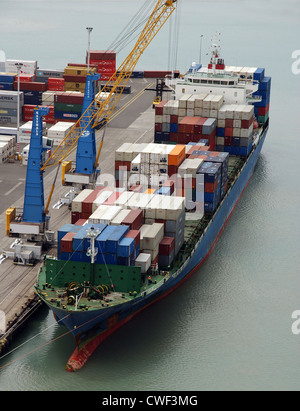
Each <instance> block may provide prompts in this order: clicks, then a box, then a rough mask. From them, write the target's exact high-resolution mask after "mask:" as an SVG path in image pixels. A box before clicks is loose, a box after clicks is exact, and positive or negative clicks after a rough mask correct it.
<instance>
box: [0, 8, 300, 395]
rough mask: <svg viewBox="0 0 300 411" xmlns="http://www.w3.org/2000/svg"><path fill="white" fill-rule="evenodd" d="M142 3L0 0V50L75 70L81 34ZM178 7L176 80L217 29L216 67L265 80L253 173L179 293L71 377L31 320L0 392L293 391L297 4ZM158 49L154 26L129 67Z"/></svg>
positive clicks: (298, 229)
mask: <svg viewBox="0 0 300 411" xmlns="http://www.w3.org/2000/svg"><path fill="white" fill-rule="evenodd" d="M125 3H126V5H125ZM142 4H143V1H142V0H140V1H139V0H127V1H126V2H125V1H124V0H122V1H120V0H119V1H118V0H109V1H96V0H95V1H74V0H72V1H71V0H69V1H68V0H59V1H54V0H36V1H30V0H23V1H20V0H19V1H17V0H0V10H1V13H0V38H1V40H0V49H2V50H3V51H4V52H5V54H6V56H7V58H13V59H17V58H18V59H27V60H38V62H39V67H40V68H45V69H46V68H47V69H48V68H49V69H50V68H52V69H56V68H64V67H65V65H66V64H67V63H68V62H71V61H73V62H80V61H82V62H84V59H85V53H86V47H87V34H86V29H85V28H86V26H92V27H94V30H93V32H92V37H91V48H92V49H106V48H107V47H109V46H110V44H111V42H112V40H113V39H115V38H116V36H117V35H118V34H119V33H120V31H121V29H122V28H123V27H124V26H125V24H126V23H127V22H128V21H129V20H130V19H131V17H132V16H133V15H134V14H135V13H136V11H137V10H138V9H139V8H140V6H141V5H142ZM180 9H181V17H180V38H179V43H178V68H179V69H181V70H182V71H184V70H185V69H186V68H187V67H188V66H189V65H190V64H191V62H193V61H198V60H199V55H200V36H201V35H203V36H204V37H203V42H202V49H201V55H202V59H203V62H205V63H206V53H207V52H208V51H209V46H210V39H211V37H212V35H213V34H214V33H215V32H216V31H218V32H220V33H221V34H222V36H221V39H222V50H223V56H224V58H225V62H226V64H228V65H242V66H250V67H253V66H254V67H265V68H266V74H267V75H270V76H272V97H271V113H270V129H269V133H268V137H267V140H266V142H265V145H264V148H263V151H262V154H261V157H260V160H259V162H258V164H257V168H256V172H255V174H254V176H253V178H252V180H251V181H250V183H249V185H248V187H247V189H246V191H245V193H244V195H243V197H242V199H241V201H240V203H239V204H238V206H237V207H236V210H235V212H234V213H233V215H232V217H231V219H230V222H229V223H228V225H227V226H226V229H225V230H224V232H223V234H222V236H221V238H220V240H219V242H218V243H217V245H216V247H215V249H214V251H213V252H212V254H211V255H210V257H209V258H208V260H207V261H206V263H205V264H204V265H203V267H202V268H201V270H200V271H199V272H198V273H196V274H195V275H194V276H192V278H191V279H190V280H189V281H188V282H186V283H185V284H184V285H183V286H182V287H180V288H179V289H178V290H176V291H175V292H174V293H173V294H171V295H170V296H169V297H168V298H166V299H164V300H162V301H161V302H158V303H157V304H156V305H154V306H152V307H150V308H149V309H147V310H146V311H144V312H143V313H141V314H140V315H139V316H137V317H136V318H135V319H133V320H132V321H131V322H130V323H129V324H127V325H126V326H124V327H123V328H121V329H120V330H118V331H117V332H116V333H115V334H114V335H112V336H111V337H110V338H109V339H107V340H106V341H105V342H104V343H103V344H102V346H101V347H100V348H99V349H98V350H97V351H96V352H95V354H94V355H93V357H92V359H91V360H90V361H89V362H88V364H87V365H86V366H85V368H83V369H82V370H81V371H80V372H79V373H76V374H69V373H67V372H66V371H65V370H64V364H65V363H66V361H67V360H68V358H69V356H70V354H71V353H72V351H73V348H74V341H73V338H72V337H71V336H70V335H67V336H65V337H63V338H58V337H60V336H61V335H62V334H63V333H64V332H65V329H63V328H61V327H59V326H57V325H56V323H55V321H54V319H53V316H52V314H51V313H49V312H48V311H47V310H46V309H45V310H42V311H41V312H40V314H39V315H38V316H37V317H36V318H35V319H34V320H33V321H32V323H31V324H30V325H29V326H28V327H27V328H26V330H25V331H24V333H23V334H22V336H21V337H19V338H18V339H16V341H15V344H14V346H13V347H11V348H14V347H19V348H18V349H16V350H15V351H14V352H13V353H12V354H10V355H9V356H7V357H6V358H5V359H4V360H2V362H1V364H0V366H3V365H6V366H5V367H4V368H1V369H0V389H1V390H20V391H25V390H74V391H88V390H101V391H106V390H115V391H119V390H128V391H133V390H135V391H140V390H174V391H178V390H250V389H251V390H299V389H300V355H299V354H300V335H299V336H297V335H294V334H293V333H292V331H291V325H292V322H293V320H292V318H291V315H292V313H293V311H295V310H300V298H299V297H300V269H299V267H300V249H299V244H300V234H299V233H300V218H299V215H300V213H299V209H300V190H299V175H300V161H299V158H300V157H299V148H300V147H299V146H300V144H299V139H300V137H299V107H300V97H299V89H300V88H299V86H300V74H298V75H297V74H296V72H295V74H293V72H292V63H293V62H294V61H295V60H293V59H292V53H293V52H294V51H295V50H298V49H300V44H299V36H300V24H299V23H300V5H299V2H298V1H297V0H286V1H284V2H282V1H281V0H270V1H259V0H251V1H249V0H246V1H239V0H235V1H234V0H232V1H226V0H222V1H213V0H210V1H200V0H194V1H193V0H182V5H181V6H180ZM174 20H175V19H173V21H174ZM168 47H169V29H168V28H167V27H164V29H163V31H162V32H160V33H159V34H158V36H157V38H156V39H155V40H154V41H153V42H152V44H151V45H150V46H149V47H148V49H147V50H146V52H145V53H144V55H143V57H142V59H141V60H140V62H139V63H138V66H137V69H141V70H143V69H165V68H167V66H168V64H169V61H168V54H169V53H168ZM129 51H130V47H129V48H126V49H124V50H123V51H122V52H121V53H120V55H119V57H118V58H119V60H118V61H119V62H121V61H122V60H123V58H124V57H125V56H126V55H127V54H128V52H129ZM299 55H300V52H299ZM299 66H300V65H299ZM53 339H57V340H56V341H54V342H52V343H51V344H47V343H48V342H49V341H50V340H53ZM25 342H26V344H25ZM41 346H43V347H42V348H40V349H39V350H35V349H36V348H37V347H41ZM7 364H8V365H7Z"/></svg>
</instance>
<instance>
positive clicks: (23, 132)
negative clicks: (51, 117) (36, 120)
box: [18, 121, 46, 144]
mask: <svg viewBox="0 0 300 411" xmlns="http://www.w3.org/2000/svg"><path fill="white" fill-rule="evenodd" d="M45 128H46V123H45V122H43V133H45ZM31 130H32V121H27V123H25V124H23V125H22V126H20V128H19V139H18V143H24V144H30V138H31Z"/></svg>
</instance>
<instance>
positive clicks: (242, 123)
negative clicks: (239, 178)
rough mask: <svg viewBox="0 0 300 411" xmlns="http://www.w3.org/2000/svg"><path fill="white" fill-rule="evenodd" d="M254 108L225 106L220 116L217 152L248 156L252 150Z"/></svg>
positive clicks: (221, 109) (248, 106)
mask: <svg viewBox="0 0 300 411" xmlns="http://www.w3.org/2000/svg"><path fill="white" fill-rule="evenodd" d="M253 122H254V106H252V105H234V104H229V105H223V107H221V108H220V110H219V114H218V127H217V139H216V142H217V145H216V150H217V151H225V152H228V153H229V154H232V155H237V156H247V155H248V154H249V152H250V151H251V149H252V137H253Z"/></svg>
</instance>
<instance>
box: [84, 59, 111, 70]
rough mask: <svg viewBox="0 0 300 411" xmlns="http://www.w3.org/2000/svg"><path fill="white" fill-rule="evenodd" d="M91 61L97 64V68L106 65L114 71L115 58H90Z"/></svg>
mask: <svg viewBox="0 0 300 411" xmlns="http://www.w3.org/2000/svg"><path fill="white" fill-rule="evenodd" d="M90 61H91V63H93V64H94V65H96V66H97V69H99V67H100V68H103V67H107V68H111V69H112V70H114V71H116V66H117V63H116V60H90Z"/></svg>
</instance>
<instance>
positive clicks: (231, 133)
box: [225, 127, 233, 137]
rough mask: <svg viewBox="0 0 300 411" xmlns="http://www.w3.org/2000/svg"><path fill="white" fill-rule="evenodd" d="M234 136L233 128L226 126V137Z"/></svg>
mask: <svg viewBox="0 0 300 411" xmlns="http://www.w3.org/2000/svg"><path fill="white" fill-rule="evenodd" d="M232 136H233V128H229V127H226V128H225V137H232Z"/></svg>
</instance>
